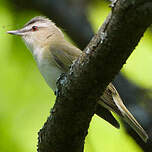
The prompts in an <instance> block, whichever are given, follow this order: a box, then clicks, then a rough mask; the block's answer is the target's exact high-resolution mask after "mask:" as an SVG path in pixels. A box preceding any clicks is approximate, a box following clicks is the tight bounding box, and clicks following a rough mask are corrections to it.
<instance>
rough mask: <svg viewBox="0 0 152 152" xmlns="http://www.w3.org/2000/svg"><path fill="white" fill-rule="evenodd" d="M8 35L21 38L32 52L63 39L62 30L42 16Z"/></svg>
mask: <svg viewBox="0 0 152 152" xmlns="http://www.w3.org/2000/svg"><path fill="white" fill-rule="evenodd" d="M7 33H9V34H13V35H18V36H21V37H22V38H23V40H24V41H25V43H26V45H27V47H28V48H29V49H30V50H31V51H32V52H33V50H34V49H37V48H38V49H40V48H44V47H47V46H48V45H49V43H50V42H52V41H56V39H58V38H59V39H61V38H63V34H62V32H61V31H60V29H59V28H57V27H56V25H55V24H54V23H53V22H52V21H51V20H49V19H48V18H46V17H42V16H38V17H34V18H32V19H31V20H30V21H29V22H27V23H26V24H25V25H24V26H23V28H21V29H18V30H14V31H7Z"/></svg>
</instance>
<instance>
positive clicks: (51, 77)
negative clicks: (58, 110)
mask: <svg viewBox="0 0 152 152" xmlns="http://www.w3.org/2000/svg"><path fill="white" fill-rule="evenodd" d="M38 66H39V69H40V72H41V74H42V75H43V77H44V79H45V81H46V82H47V84H48V85H49V86H50V88H52V89H53V91H55V90H56V81H57V78H58V77H59V76H60V75H61V73H62V72H61V70H60V69H58V68H56V67H55V66H52V65H50V64H47V63H44V64H41V65H38Z"/></svg>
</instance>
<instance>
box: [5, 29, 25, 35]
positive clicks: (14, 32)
mask: <svg viewBox="0 0 152 152" xmlns="http://www.w3.org/2000/svg"><path fill="white" fill-rule="evenodd" d="M7 33H8V34H12V35H19V36H23V35H24V32H23V31H22V30H14V31H7Z"/></svg>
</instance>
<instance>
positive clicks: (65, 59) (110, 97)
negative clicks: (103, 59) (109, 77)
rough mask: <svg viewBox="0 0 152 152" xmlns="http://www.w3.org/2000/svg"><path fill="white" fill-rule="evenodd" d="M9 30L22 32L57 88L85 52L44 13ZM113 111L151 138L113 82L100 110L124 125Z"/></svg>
mask: <svg viewBox="0 0 152 152" xmlns="http://www.w3.org/2000/svg"><path fill="white" fill-rule="evenodd" d="M7 33H8V34H13V35H18V36H20V37H21V38H22V39H23V41H24V42H25V44H26V46H27V48H28V49H29V50H30V52H31V53H32V55H33V57H34V59H35V61H36V63H37V66H38V69H39V71H40V73H41V74H42V76H43V77H44V79H45V81H46V83H47V84H48V85H49V87H50V88H51V89H52V90H53V91H54V92H55V91H56V87H57V86H56V82H57V80H58V78H59V77H60V75H62V74H63V73H66V72H68V70H69V68H70V65H71V64H72V63H73V62H74V61H75V60H76V59H77V58H78V57H79V56H80V55H82V54H83V52H82V51H81V50H80V49H79V48H77V47H76V46H74V45H73V44H71V43H70V42H68V41H67V40H66V39H65V37H64V34H63V32H62V31H61V30H60V28H59V27H57V26H56V24H55V23H54V22H53V21H51V20H50V19H48V18H47V17H44V16H36V17H34V18H32V19H31V20H30V21H28V22H27V23H26V24H25V25H24V26H23V27H22V28H21V29H18V30H13V31H7ZM111 112H114V113H116V114H117V115H118V116H120V117H121V118H122V119H123V120H124V121H126V122H127V123H128V124H129V125H130V126H131V127H132V128H133V130H134V131H136V133H137V134H138V135H139V136H140V137H141V139H142V140H143V141H144V142H147V140H148V135H147V133H146V131H145V130H144V129H143V128H142V127H141V125H140V124H139V123H138V122H137V120H136V119H135V118H134V117H133V115H132V114H131V113H130V112H129V110H128V109H127V108H126V107H125V105H124V104H123V101H122V99H121V97H120V95H119V93H118V92H117V90H116V89H115V87H114V86H113V84H112V83H109V85H108V86H107V88H106V90H105V91H104V93H103V94H102V95H101V96H100V98H99V100H98V102H97V106H96V114H97V115H98V116H100V117H101V118H103V119H104V120H106V121H107V122H109V123H110V124H112V125H113V126H114V127H116V128H119V127H120V125H119V123H118V121H117V120H116V119H115V117H114V116H113V114H112V113H111Z"/></svg>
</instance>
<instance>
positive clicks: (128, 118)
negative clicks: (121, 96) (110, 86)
mask: <svg viewBox="0 0 152 152" xmlns="http://www.w3.org/2000/svg"><path fill="white" fill-rule="evenodd" d="M113 99H114V101H115V103H116V104H117V101H116V100H118V99H115V96H113ZM117 106H118V107H119V109H120V111H121V113H122V118H123V119H124V121H126V122H127V123H128V124H129V125H130V126H131V127H132V128H133V129H134V130H135V131H136V133H137V134H138V135H139V136H140V137H141V138H142V140H143V141H144V142H147V139H148V135H147V133H146V132H145V130H144V129H143V128H142V127H141V126H140V124H139V123H138V122H137V121H136V119H135V118H134V117H133V115H132V114H131V113H130V112H129V111H128V110H127V108H126V107H125V105H124V104H123V103H121V104H119V105H117Z"/></svg>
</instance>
